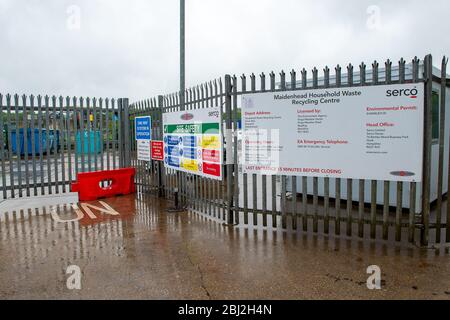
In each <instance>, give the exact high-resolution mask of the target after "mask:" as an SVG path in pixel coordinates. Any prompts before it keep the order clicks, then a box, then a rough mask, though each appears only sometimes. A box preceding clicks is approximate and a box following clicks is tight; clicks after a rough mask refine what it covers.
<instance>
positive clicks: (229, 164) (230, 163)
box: [225, 74, 234, 224]
mask: <svg viewBox="0 0 450 320" xmlns="http://www.w3.org/2000/svg"><path fill="white" fill-rule="evenodd" d="M231 94H232V85H231V76H230V75H228V74H227V75H226V76H225V113H226V133H225V145H226V168H227V223H228V224H233V223H234V214H233V194H234V192H233V190H234V187H233V183H234V178H233V175H234V172H233V171H234V159H233V148H232V143H233V137H232V134H231V130H232V114H231Z"/></svg>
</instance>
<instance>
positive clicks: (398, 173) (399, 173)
mask: <svg viewBox="0 0 450 320" xmlns="http://www.w3.org/2000/svg"><path fill="white" fill-rule="evenodd" d="M391 175H393V176H396V177H413V176H415V175H416V174H415V173H414V172H409V171H393V172H391Z"/></svg>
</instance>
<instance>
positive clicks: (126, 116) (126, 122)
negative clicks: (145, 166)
mask: <svg viewBox="0 0 450 320" xmlns="http://www.w3.org/2000/svg"><path fill="white" fill-rule="evenodd" d="M122 111H123V126H124V128H123V130H122V132H123V137H124V139H123V142H124V149H125V152H124V166H125V167H130V166H131V143H130V139H133V137H131V136H130V106H129V101H128V98H123V99H122Z"/></svg>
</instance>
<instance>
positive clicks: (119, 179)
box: [71, 168, 136, 201]
mask: <svg viewBox="0 0 450 320" xmlns="http://www.w3.org/2000/svg"><path fill="white" fill-rule="evenodd" d="M135 174H136V170H135V168H125V169H118V170H108V171H96V172H85V173H79V174H78V177H77V182H75V183H72V188H71V189H72V192H78V196H79V200H80V201H93V200H97V199H100V198H110V197H115V196H118V195H126V194H130V193H134V192H135V190H136V187H135V185H134V175H135ZM102 181H103V183H102ZM102 186H104V187H102Z"/></svg>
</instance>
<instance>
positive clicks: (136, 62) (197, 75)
mask: <svg viewBox="0 0 450 320" xmlns="http://www.w3.org/2000/svg"><path fill="white" fill-rule="evenodd" d="M449 11H450V1H448V0H429V1H416V0H410V1H409V0H403V1H392V0H384V1H365V0H340V1H337V0H321V1H318V0H315V1H309V0H186V19H187V21H186V63H187V67H186V71H187V79H186V81H187V86H191V85H196V84H199V83H201V82H205V81H209V80H212V79H214V78H218V77H221V76H223V75H224V74H226V73H229V74H238V75H240V74H242V73H251V72H255V73H260V72H262V71H264V72H266V73H268V72H270V71H272V70H274V71H275V72H279V71H280V70H281V69H285V70H286V72H288V71H289V70H291V69H292V68H295V69H296V70H300V69H301V68H303V67H306V68H307V69H311V68H312V67H314V66H318V67H320V68H322V67H323V66H325V65H330V66H331V65H335V64H338V63H339V64H341V65H344V64H347V63H349V62H351V63H353V64H355V65H358V64H359V63H360V62H361V61H365V62H367V63H370V62H371V61H373V60H374V59H378V60H384V59H386V58H391V59H394V60H398V59H399V58H400V57H402V56H403V57H404V58H405V59H407V60H410V59H412V58H413V57H414V56H415V55H418V56H419V57H421V58H423V56H424V55H425V54H427V53H432V54H433V55H434V56H435V61H434V64H438V59H439V60H440V59H441V58H442V55H444V54H445V55H447V54H450V40H449V33H450V23H448V16H449ZM78 22H79V23H78ZM178 22H179V1H178V0H167V1H161V0H127V1H125V0H70V1H66V0H0V41H1V45H0V48H1V49H0V61H1V67H0V92H2V93H6V92H11V93H15V92H17V93H26V94H31V93H33V94H63V95H71V96H72V95H77V96H79V95H83V96H97V97H100V96H102V97H106V96H108V97H129V98H130V99H131V100H135V99H140V98H145V97H152V96H155V95H158V94H165V93H170V92H174V91H176V90H177V88H178V85H179V80H178V79H179V74H178V66H179V60H178V59H179V24H178Z"/></svg>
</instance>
